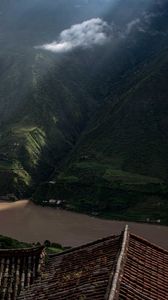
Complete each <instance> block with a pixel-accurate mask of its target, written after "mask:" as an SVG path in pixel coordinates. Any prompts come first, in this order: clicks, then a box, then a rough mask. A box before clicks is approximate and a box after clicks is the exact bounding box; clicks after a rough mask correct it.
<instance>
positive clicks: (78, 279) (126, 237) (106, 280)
mask: <svg viewBox="0 0 168 300" xmlns="http://www.w3.org/2000/svg"><path fill="white" fill-rule="evenodd" d="M18 299H19V300H23V299H24V300H32V299H33V300H37V299H38V300H39V299H40V300H42V299H43V300H44V299H45V300H54V299H57V300H88V299H89V300H166V299H168V251H166V250H164V249H162V248H160V247H157V246H156V245H153V244H151V243H149V242H148V241H146V240H144V239H142V238H140V237H138V236H136V235H134V234H131V233H130V232H129V230H128V227H126V228H125V230H124V231H123V232H122V233H121V234H120V235H116V236H110V237H107V238H104V239H101V240H98V241H95V242H92V243H89V244H87V245H84V246H81V247H77V248H74V249H71V250H68V251H66V252H63V253H61V254H57V255H52V256H50V257H49V260H48V263H47V265H46V270H45V272H44V274H43V277H42V278H41V279H40V280H37V281H35V282H34V284H33V285H32V286H31V287H30V288H26V289H25V290H23V291H22V292H21V294H20V296H19V297H18Z"/></svg>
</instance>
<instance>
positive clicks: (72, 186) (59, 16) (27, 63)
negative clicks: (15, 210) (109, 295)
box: [0, 0, 168, 223]
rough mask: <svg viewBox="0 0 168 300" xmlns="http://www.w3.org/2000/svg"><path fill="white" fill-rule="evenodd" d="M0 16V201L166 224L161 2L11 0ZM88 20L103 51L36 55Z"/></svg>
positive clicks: (167, 59) (164, 9) (166, 34)
mask: <svg viewBox="0 0 168 300" xmlns="http://www.w3.org/2000/svg"><path fill="white" fill-rule="evenodd" d="M64 8H65V9H64ZM0 11H1V15H0V24H1V25H2V26H1V29H0V34H1V40H0V42H1V43H2V45H3V47H2V48H1V50H0V67H1V70H2V71H1V74H0V117H1V118H0V119H1V120H0V191H1V192H0V193H1V194H2V195H3V194H7V193H15V194H16V195H17V196H19V197H22V196H23V195H24V196H25V195H28V196H30V195H31V194H32V193H33V192H34V191H36V192H35V194H34V199H35V201H36V202H38V203H40V204H41V203H42V202H43V200H46V199H50V198H56V199H58V198H61V199H65V200H66V206H67V208H68V207H69V208H71V209H76V210H80V211H86V212H92V213H98V214H101V215H103V216H104V215H105V216H110V217H117V218H128V219H136V220H141V221H145V220H147V219H151V220H153V221H156V220H157V219H161V222H164V223H166V222H168V219H167V215H168V214H167V200H166V199H167V175H168V167H167V165H168V164H167V161H168V154H167V153H168V151H167V150H168V143H167V109H168V107H167V106H168V102H167V95H168V88H167V77H168V69H167V63H168V54H167V53H168V52H167V40H168V21H167V20H168V18H167V17H168V6H167V3H166V1H155V0H150V1H143V0H140V1H138V2H137V3H135V1H133V0H127V1H121V0H120V1H112V0H111V1H102V0H99V1H92V2H88V1H85V0H81V1H78V0H73V1H72V3H71V4H70V3H69V2H68V1H67V0H64V1H63V0H62V1H59V0H57V1H48V2H46V1H43V0H38V1H36V2H34V1H30V2H29V3H28V2H27V3H26V5H23V2H22V1H21V0H15V1H14V2H12V1H8V2H6V3H5V4H3V3H2V4H1V6H0ZM95 17H100V18H102V19H103V20H105V21H107V22H108V25H109V26H110V34H111V38H110V39H109V41H108V43H106V44H104V45H101V46H95V47H89V48H87V49H86V48H82V49H81V48H76V49H75V50H74V51H72V52H69V53H62V54H59V55H57V54H55V53H51V52H47V51H44V50H41V49H37V48H36V47H35V46H37V45H42V44H44V43H48V42H51V41H52V40H55V39H57V38H58V35H59V33H60V32H61V31H62V30H64V29H65V28H68V27H70V26H71V25H73V24H75V23H81V22H83V21H84V20H88V19H91V18H95ZM30 20H31V22H30ZM32 29H33V33H32ZM30 33H32V34H30ZM37 186H39V188H37Z"/></svg>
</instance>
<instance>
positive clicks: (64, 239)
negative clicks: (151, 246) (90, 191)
mask: <svg viewBox="0 0 168 300" xmlns="http://www.w3.org/2000/svg"><path fill="white" fill-rule="evenodd" d="M126 224H128V225H129V228H130V231H131V232H132V233H136V234H137V235H140V236H142V237H144V238H145V239H148V240H149V241H151V242H153V243H155V244H157V245H159V246H161V247H164V248H166V249H168V227H166V226H157V225H148V224H138V223H129V222H119V221H109V220H101V219H98V218H94V217H90V216H87V215H82V214H78V213H73V212H69V211H65V210H59V209H52V208H46V207H41V206H36V205H34V204H33V203H31V202H30V201H27V200H22V201H19V202H14V203H10V202H2V201H1V202H0V234H2V235H6V236H10V237H13V238H16V239H18V240H20V241H25V242H37V241H39V242H43V241H44V240H46V239H48V240H50V241H52V242H58V243H60V244H62V245H64V246H77V245H81V244H83V243H87V242H89V241H92V240H96V239H98V238H101V237H105V236H108V235H112V234H117V233H120V232H121V230H123V228H124V226H125V225H126Z"/></svg>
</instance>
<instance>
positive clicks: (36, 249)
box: [0, 246, 45, 255]
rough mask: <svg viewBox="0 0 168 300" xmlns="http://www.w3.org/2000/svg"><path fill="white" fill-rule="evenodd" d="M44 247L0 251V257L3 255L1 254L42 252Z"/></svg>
mask: <svg viewBox="0 0 168 300" xmlns="http://www.w3.org/2000/svg"><path fill="white" fill-rule="evenodd" d="M44 248H45V247H44V246H37V247H30V248H13V249H0V255H1V254H3V253H9V254H10V253H12V252H14V253H17V252H18V253H21V252H31V251H33V252H35V251H38V250H44Z"/></svg>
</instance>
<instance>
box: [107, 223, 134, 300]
mask: <svg viewBox="0 0 168 300" xmlns="http://www.w3.org/2000/svg"><path fill="white" fill-rule="evenodd" d="M128 241H129V231H128V225H126V226H125V229H124V231H123V238H122V243H121V251H120V253H119V257H118V259H117V264H116V268H115V272H114V275H113V280H112V284H111V289H110V292H109V294H108V295H107V297H108V298H107V300H115V299H116V293H117V288H118V286H119V283H120V282H119V281H120V275H121V271H122V270H123V267H122V265H123V264H124V258H125V256H126V253H127V246H128Z"/></svg>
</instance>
